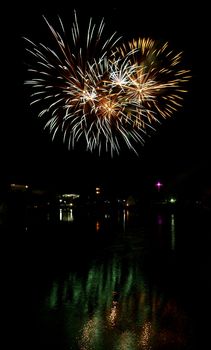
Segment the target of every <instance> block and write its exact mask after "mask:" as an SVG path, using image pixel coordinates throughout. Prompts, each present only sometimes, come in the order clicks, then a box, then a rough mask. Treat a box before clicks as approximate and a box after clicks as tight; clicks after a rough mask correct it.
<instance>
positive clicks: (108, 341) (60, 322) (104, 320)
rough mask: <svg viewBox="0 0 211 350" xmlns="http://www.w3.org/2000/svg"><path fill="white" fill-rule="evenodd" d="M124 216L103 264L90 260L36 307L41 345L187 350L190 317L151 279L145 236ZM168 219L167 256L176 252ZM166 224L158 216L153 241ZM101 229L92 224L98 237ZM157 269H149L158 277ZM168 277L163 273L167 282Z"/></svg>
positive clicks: (55, 282)
mask: <svg viewBox="0 0 211 350" xmlns="http://www.w3.org/2000/svg"><path fill="white" fill-rule="evenodd" d="M122 214H123V215H122V216H121V220H120V217H118V222H119V224H120V225H121V227H122V234H121V235H119V236H118V237H116V240H115V239H114V240H113V241H112V242H111V244H109V246H108V247H107V250H105V251H104V257H103V258H102V257H99V256H98V257H96V258H94V257H93V259H91V261H90V262H89V264H88V266H86V268H85V269H84V271H83V272H81V270H80V271H77V269H75V270H74V271H71V272H68V273H67V274H66V275H65V276H63V277H61V276H59V277H57V278H55V279H53V280H52V283H51V285H50V287H49V289H48V291H47V292H46V295H45V297H44V296H43V299H42V301H41V303H40V311H39V312H40V313H39V320H38V322H39V324H40V327H41V334H42V335H41V338H42V339H41V340H40V341H41V343H42V342H44V343H45V344H46V343H47V344H51V345H52V344H60V349H80V350H98V349H99V350H104V349H105V350H108V349H109V350H112V349H114V350H127V349H128V350H136V349H137V350H142V349H143V350H154V349H168V350H170V349H187V348H188V343H189V341H190V332H191V326H190V324H189V316H188V315H187V313H186V312H185V310H184V309H183V308H182V306H181V305H180V303H179V302H178V301H177V299H176V298H175V295H174V293H173V294H171V293H169V292H168V291H167V290H166V288H165V287H164V288H162V282H161V284H160V285H159V286H158V284H157V281H156V280H154V279H153V277H152V276H149V275H150V269H146V265H145V258H144V256H145V255H146V254H147V253H146V250H148V249H149V247H148V246H145V244H146V238H145V237H144V236H145V234H146V233H145V232H144V231H143V227H142V228H139V229H137V227H136V229H134V228H133V229H132V228H131V226H130V225H129V224H131V225H132V221H131V222H130V221H129V219H130V220H132V219H131V217H130V214H129V212H128V213H127V215H126V212H123V213H122ZM107 219H108V217H107ZM167 219H168V234H169V246H168V249H169V251H171V250H172V249H173V250H174V249H175V235H176V232H175V222H174V220H175V217H174V214H169V216H168V218H167ZM165 220H166V218H164V217H162V215H161V214H159V215H158V216H157V224H156V228H157V229H156V230H155V236H154V238H155V239H157V240H163V239H165V237H164V234H165V232H164V231H165V230H164V227H163V226H165ZM155 222H156V218H155ZM102 225H103V221H99V218H96V225H95V229H96V232H97V233H98V234H100V229H101V228H102ZM161 226H162V228H161ZM93 227H94V226H93ZM81 244H83V242H81ZM126 247H127V249H126ZM161 247H162V244H160V247H159V246H158V249H160V248H161ZM162 249H163V248H162ZM105 252H106V253H105ZM161 254H162V252H161ZM148 258H149V257H148ZM156 258H157V257H156ZM149 259H153V257H150V258H149ZM164 259H165V258H164ZM150 263H151V264H154V262H153V261H151V262H150ZM167 264H168V262H167ZM157 265H159V263H158V264H157ZM161 266H162V265H161ZM159 268H160V267H153V269H154V270H155V271H157V272H158V274H159V273H160V272H159ZM169 273H171V271H169V269H168V268H167V275H166V277H167V278H168V276H169ZM161 275H162V272H161ZM56 327H57V328H58V329H60V332H59V331H58V329H56V330H55V328H56ZM61 329H62V331H61ZM61 344H62V345H61ZM49 348H50V345H49Z"/></svg>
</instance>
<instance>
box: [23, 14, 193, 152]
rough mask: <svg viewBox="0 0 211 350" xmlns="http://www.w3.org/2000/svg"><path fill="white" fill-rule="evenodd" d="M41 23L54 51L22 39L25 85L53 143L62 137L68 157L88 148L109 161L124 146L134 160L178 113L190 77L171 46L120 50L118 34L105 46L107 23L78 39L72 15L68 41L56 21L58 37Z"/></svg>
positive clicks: (137, 43)
mask: <svg viewBox="0 0 211 350" xmlns="http://www.w3.org/2000/svg"><path fill="white" fill-rule="evenodd" d="M44 19H45V21H46V23H47V25H48V27H49V29H50V32H51V34H52V35H53V38H54V40H55V49H52V48H50V47H48V46H45V45H44V44H42V43H39V44H36V43H34V42H32V41H31V40H29V39H27V38H26V40H27V43H28V44H29V47H27V51H28V52H29V53H30V54H31V56H32V58H33V60H32V64H31V65H30V67H29V68H28V71H29V72H30V74H31V78H30V80H27V81H26V82H25V83H26V84H28V85H30V86H31V87H32V93H31V99H32V100H31V104H38V105H39V111H38V116H39V117H44V118H46V120H45V128H48V129H49V131H50V133H51V134H52V139H54V138H55V136H56V135H57V134H58V133H59V134H62V135H63V141H64V143H67V145H68V148H69V149H73V148H74V147H75V145H76V143H84V142H85V145H86V149H87V150H89V151H93V150H95V149H97V150H98V152H99V154H100V153H101V150H102V149H105V150H106V151H107V152H110V153H111V155H113V153H114V152H117V153H119V151H120V147H121V146H120V142H122V140H123V141H124V142H125V143H126V145H127V146H128V148H130V149H131V150H133V151H134V152H136V149H135V144H137V143H142V144H143V143H144V140H145V136H146V135H148V134H149V132H150V130H151V129H154V130H155V125H157V123H160V122H161V119H162V118H167V117H170V116H171V115H172V114H173V113H174V112H175V111H176V110H177V109H178V107H181V105H182V100H183V93H184V92H185V91H186V90H185V89H184V88H183V85H184V84H185V83H186V82H187V81H188V80H189V78H190V72H189V70H185V69H182V68H180V66H181V61H182V53H176V54H175V53H174V52H173V51H171V50H170V49H169V45H168V43H164V44H159V43H157V42H156V41H154V40H152V39H146V38H143V39H141V38H138V39H137V40H135V39H133V40H132V41H130V42H128V43H122V38H120V37H119V36H117V34H116V33H113V34H112V35H111V36H110V37H109V38H107V39H105V38H104V27H105V23H104V20H102V21H101V22H100V24H99V25H98V26H97V25H96V24H94V23H93V21H92V18H91V19H90V21H89V24H88V29H87V35H86V36H85V37H84V38H83V37H81V35H80V30H79V24H78V19H77V16H76V13H74V21H73V26H72V32H71V36H70V39H69V40H67V38H66V32H65V29H64V26H63V23H62V21H61V19H60V18H59V23H60V32H59V31H56V30H55V29H54V28H53V27H52V26H51V25H50V23H49V22H48V21H47V19H46V18H45V17H44Z"/></svg>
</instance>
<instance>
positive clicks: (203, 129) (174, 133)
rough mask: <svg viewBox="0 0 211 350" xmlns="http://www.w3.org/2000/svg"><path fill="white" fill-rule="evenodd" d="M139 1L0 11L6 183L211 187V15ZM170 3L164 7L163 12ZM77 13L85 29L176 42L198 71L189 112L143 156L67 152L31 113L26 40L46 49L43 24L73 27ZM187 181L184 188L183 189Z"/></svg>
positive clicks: (167, 123) (199, 7)
mask: <svg viewBox="0 0 211 350" xmlns="http://www.w3.org/2000/svg"><path fill="white" fill-rule="evenodd" d="M155 3H157V4H156V5H153V2H146V1H143V2H141V1H132V2H127V3H126V4H123V3H122V5H121V6H120V5H118V4H117V3H116V2H115V1H112V2H110V4H112V5H109V2H108V1H106V2H105V3H102V2H101V3H99V5H98V6H97V7H96V5H94V4H93V3H92V2H87V4H86V5H84V4H83V5H79V4H80V2H76V1H75V2H73V1H62V0H60V1H58V4H57V3H54V2H50V4H48V3H47V2H46V1H44V0H43V1H34V2H30V1H28V3H27V4H24V3H21V2H19V3H18V5H17V4H16V5H12V4H11V3H9V2H8V4H6V5H4V6H3V7H2V8H1V20H2V21H3V19H4V21H3V22H2V23H1V26H2V28H1V48H2V55H1V56H2V59H3V62H2V67H1V74H2V75H3V80H2V90H3V91H2V93H1V95H2V108H1V129H0V135H1V179H2V181H3V182H4V183H10V182H17V183H19V182H23V183H28V184H33V185H34V186H39V187H44V186H51V187H54V188H68V189H69V190H71V191H74V190H80V189H86V188H89V187H92V186H95V185H101V186H103V187H106V188H108V190H110V191H114V190H116V189H117V190H120V191H121V190H122V189H126V190H128V191H130V190H132V191H136V190H137V191H139V190H141V188H142V187H143V186H145V185H144V184H145V183H148V184H149V183H153V181H155V180H156V179H160V180H162V181H164V182H166V183H169V184H170V183H171V185H172V186H174V185H176V184H180V183H182V182H183V183H188V184H189V186H195V184H196V185H197V183H198V184H199V183H203V184H204V185H205V186H206V185H207V183H209V181H210V180H209V178H210V176H209V174H210V173H209V163H210V149H211V137H210V128H209V118H210V101H209V98H208V91H207V80H208V72H209V66H210V63H209V53H208V52H209V44H208V42H209V38H208V27H209V18H208V14H209V10H208V3H207V2H205V1H201V2H200V3H199V4H198V3H195V4H193V3H191V5H188V4H187V2H185V1H181V2H180V1H177V2H174V3H172V4H171V5H170V4H169V5H165V3H163V2H159V4H158V2H155ZM162 4H163V5H162ZM73 9H76V10H77V11H78V18H84V19H85V20H86V23H88V19H89V17H90V16H93V18H94V19H96V21H98V19H99V18H100V19H101V18H102V17H104V18H105V23H106V28H109V30H110V31H111V32H113V31H117V32H118V33H119V34H120V35H123V36H125V37H128V38H131V37H139V36H150V37H152V38H154V39H161V40H164V41H169V42H170V43H171V45H173V46H174V47H175V49H176V50H177V51H180V50H182V51H184V62H185V64H186V66H187V67H188V68H190V69H191V74H192V79H191V82H190V84H189V92H188V93H187V94H185V96H184V102H183V108H181V109H180V110H179V111H178V112H176V113H175V114H174V115H173V117H172V118H171V119H168V120H164V121H163V124H162V125H161V126H159V127H158V128H157V131H156V133H155V134H154V135H152V136H151V137H150V138H146V142H145V146H144V147H143V146H141V145H140V146H139V147H138V153H139V156H137V155H135V154H134V153H132V151H130V150H129V149H122V152H121V153H120V155H115V156H114V157H113V158H112V159H111V157H110V154H107V155H103V156H101V157H99V156H98V155H97V154H92V153H89V152H86V151H85V150H83V149H80V150H72V151H68V150H67V147H66V145H64V144H62V141H61V140H60V141H59V140H57V141H56V142H52V141H51V136H50V135H49V133H48V132H47V131H44V130H43V124H42V120H41V119H38V118H37V116H36V115H35V113H34V111H33V109H32V108H31V107H30V106H29V93H28V92H27V88H26V87H25V86H24V81H25V79H26V78H27V72H26V66H25V61H26V51H25V46H24V45H25V42H24V40H23V39H22V37H24V36H25V37H28V38H29V39H32V40H34V41H37V42H38V41H40V42H43V41H44V40H45V42H46V43H47V44H48V42H47V40H48V38H49V37H50V35H51V34H50V33H49V31H48V28H47V26H46V24H45V23H44V21H43V18H42V15H43V14H44V15H45V16H46V17H47V18H48V19H49V21H50V22H51V23H54V21H55V20H56V16H57V15H60V17H61V18H62V20H63V23H64V25H65V27H68V26H69V27H71V25H72V19H73ZM184 181H185V182H184Z"/></svg>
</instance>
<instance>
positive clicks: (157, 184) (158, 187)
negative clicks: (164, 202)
mask: <svg viewBox="0 0 211 350" xmlns="http://www.w3.org/2000/svg"><path fill="white" fill-rule="evenodd" d="M155 186H156V187H157V189H158V191H159V190H160V188H161V187H162V186H163V184H162V183H161V182H160V181H158V182H157V183H156V184H155Z"/></svg>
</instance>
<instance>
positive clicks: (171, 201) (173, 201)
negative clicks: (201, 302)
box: [169, 197, 177, 204]
mask: <svg viewBox="0 0 211 350" xmlns="http://www.w3.org/2000/svg"><path fill="white" fill-rule="evenodd" d="M176 201H177V200H176V198H173V197H171V198H170V199H169V202H170V203H172V204H173V203H176Z"/></svg>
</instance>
